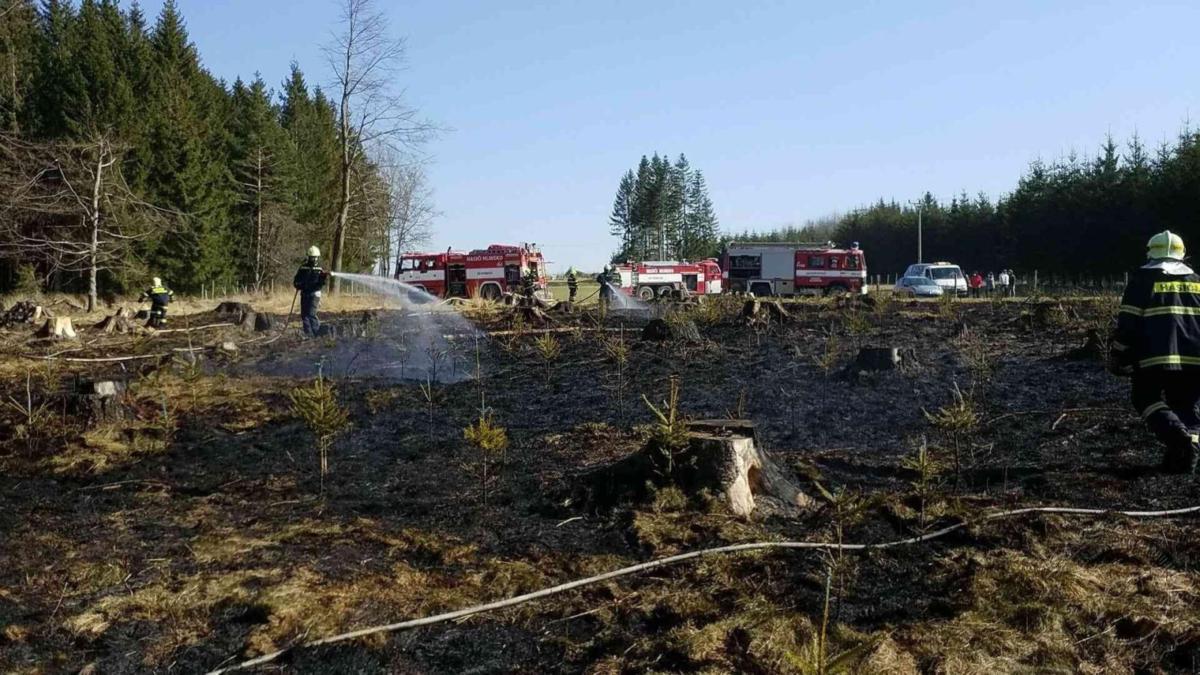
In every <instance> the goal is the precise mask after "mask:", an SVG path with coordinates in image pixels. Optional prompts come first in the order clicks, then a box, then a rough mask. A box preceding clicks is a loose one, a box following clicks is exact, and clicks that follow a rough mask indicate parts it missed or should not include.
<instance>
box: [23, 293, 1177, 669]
mask: <svg viewBox="0 0 1200 675" xmlns="http://www.w3.org/2000/svg"><path fill="white" fill-rule="evenodd" d="M739 309H740V305H739V304H738V303H736V301H726V302H719V303H710V304H709V305H707V306H705V307H702V308H699V309H697V308H690V309H684V310H679V311H677V312H673V313H671V314H670V315H669V316H668V317H667V319H668V323H670V324H672V325H676V326H681V325H682V323H683V322H684V321H692V322H693V323H694V324H695V325H696V326H697V328H698V330H699V333H700V336H701V340H700V341H694V340H686V339H677V340H668V341H665V342H649V341H642V340H640V339H639V332H640V329H641V325H642V324H643V323H644V320H642V319H639V318H636V317H619V316H614V315H608V316H601V315H600V313H599V312H597V311H595V310H590V311H587V312H584V313H583V314H573V315H553V314H552V316H553V317H554V318H553V323H552V324H551V326H552V327H554V328H572V329H576V330H562V331H558V332H553V333H548V334H546V333H537V332H534V331H533V330H532V329H534V328H536V326H533V325H531V323H530V321H528V320H514V319H513V316H512V314H511V313H510V312H508V311H506V310H501V309H498V308H487V307H479V306H473V307H469V308H468V309H467V311H468V314H469V316H470V317H471V324H473V325H474V326H478V327H479V329H481V330H483V331H492V332H496V331H499V334H495V335H493V336H492V337H486V338H482V339H479V340H476V339H475V338H474V337H473V336H472V334H471V327H468V328H466V329H464V328H463V327H462V325H460V324H458V323H456V322H453V321H452V322H450V323H449V324H447V323H435V324H434V325H435V326H436V327H437V331H436V332H438V333H440V334H443V335H454V336H455V337H453V338H451V339H449V340H447V341H445V342H443V343H438V344H440V345H441V346H440V347H438V346H435V347H432V348H430V347H427V346H426V347H417V346H416V345H417V344H418V341H416V340H415V339H414V338H413V337H412V335H411V334H412V333H414V332H417V325H418V324H419V323H420V322H421V321H423V320H424V319H422V318H420V317H414V316H408V315H406V313H405V312H402V311H397V310H381V311H379V312H375V313H374V314H372V315H371V316H369V317H368V318H367V319H366V320H363V318H362V316H361V314H360V313H359V312H357V311H355V312H345V313H341V314H336V313H327V315H326V318H327V319H328V320H330V322H331V323H333V324H336V325H338V326H340V327H341V329H340V330H339V331H338V333H339V334H338V335H335V336H329V337H324V338H317V339H311V340H302V339H301V338H300V336H299V335H297V334H296V332H295V326H294V325H293V326H292V327H291V328H290V329H289V330H288V331H287V332H286V333H279V332H277V331H273V332H267V333H261V334H246V333H241V332H238V331H237V330H236V329H233V328H229V327H219V328H212V329H203V330H197V331H192V332H182V331H181V332H177V333H170V334H160V335H157V336H99V335H93V334H90V333H89V332H88V331H87V330H84V331H83V332H82V334H81V340H80V341H79V342H77V343H63V342H59V343H47V342H36V341H34V342H31V341H29V337H30V335H31V333H32V330H31V329H30V328H29V327H27V326H24V327H16V328H11V329H9V330H6V331H3V333H2V340H0V342H2V343H3V345H2V346H3V348H4V351H5V356H3V357H0V387H2V389H3V400H4V401H5V403H4V405H3V412H2V413H0V418H2V419H0V438H2V439H3V440H0V537H2V542H3V543H2V545H0V671H4V672H22V673H42V672H45V673H50V672H78V671H79V670H80V669H83V668H85V667H93V668H94V670H93V671H91V672H99V673H133V672H181V673H193V672H205V671H208V670H211V669H213V668H216V667H218V666H221V665H231V664H233V663H235V662H237V661H241V660H243V659H246V658H250V657H253V656H257V655H259V654H262V653H266V652H269V651H273V650H275V649H279V648H283V647H287V646H289V645H293V644H297V643H300V642H304V641H307V640H312V639H316V638H320V637H324V636H327V635H332V634H336V633H339V632H343V631H346V630H352V629H356V628H361V627H365V626H370V625H375V624H383V623H390V622H394V621H399V620H403V619H408V618H415V617H420V616H425V615H429V614H434V613H437V612H440V611H445V610H451V609H457V608H460V607H466V606H469V605H473V604H476V603H479V602H485V601H489V600H494V599H499V598H503V597H508V596H510V595H514V594H518V593H523V592H527V591H531V590H536V589H538V588H542V587H545V586H550V585H554V584H557V583H561V582H564V581H569V580H571V579H575V578H579V577H583V576H589V575H592V574H597V573H600V572H604V571H607V570H610V569H614V568H617V567H621V566H624V565H628V564H632V563H635V562H639V561H643V560H648V559H651V558H654V557H659V556H664V555H669V554H673V553H678V552H683V551H688V550H693V549H698V548H702V547H707V546H718V545H722V544H727V543H738V542H750V541H762V540H781V539H793V540H814V541H844V542H848V543H870V542H882V541H888V540H893V539H900V538H905V537H911V536H914V535H917V534H920V533H922V532H926V531H931V530H935V529H938V528H940V527H942V526H945V525H948V524H952V523H955V522H960V521H962V520H971V519H975V518H977V517H979V516H981V515H984V514H987V513H992V512H995V511H999V510H1003V509H1009V508H1019V507H1024V506H1044V505H1070V506H1081V507H1089V508H1101V509H1117V508H1120V509H1140V510H1160V509H1171V508H1177V507H1184V506H1190V505H1194V504H1200V485H1198V483H1197V481H1196V480H1195V479H1193V478H1191V477H1180V476H1167V475H1162V474H1160V473H1159V472H1157V471H1156V470H1155V466H1156V464H1157V462H1158V459H1159V449H1158V448H1157V447H1156V446H1155V444H1154V442H1153V441H1152V439H1151V438H1150V437H1149V436H1148V435H1147V434H1146V433H1145V432H1144V431H1143V429H1142V428H1141V426H1140V424H1139V422H1138V420H1137V418H1136V416H1135V415H1134V414H1133V411H1132V409H1131V408H1130V406H1129V405H1128V403H1127V400H1126V386H1127V383H1126V382H1124V381H1122V380H1120V379H1117V378H1114V377H1112V376H1110V375H1108V374H1106V373H1105V372H1104V369H1103V364H1102V362H1101V361H1100V360H1098V359H1097V358H1095V354H1089V353H1086V350H1084V351H1083V352H1082V353H1080V352H1077V351H1076V350H1077V349H1078V348H1080V347H1081V346H1082V345H1084V343H1085V341H1086V338H1087V334H1088V331H1089V330H1091V331H1095V330H1099V331H1101V333H1103V331H1104V330H1105V328H1106V326H1107V322H1108V320H1109V319H1110V317H1111V315H1112V312H1113V311H1114V309H1115V302H1113V300H1112V299H1094V300H1063V301H1059V300H1049V299H1040V300H1036V301H1034V300H1030V301H1015V302H973V303H967V302H957V303H945V304H943V303H937V302H935V303H920V304H916V303H913V304H905V303H898V302H890V301H883V302H880V303H878V304H876V305H875V306H873V307H850V308H847V307H844V306H839V305H838V304H837V303H834V302H825V301H821V302H816V301H810V302H803V303H797V304H794V305H789V306H788V310H789V312H790V315H791V318H792V320H790V321H788V322H786V323H780V322H778V321H773V322H770V323H759V324H755V325H747V324H746V323H745V322H743V321H741V320H740V319H739V317H738V310H739ZM535 319H536V317H535ZM186 321H187V325H189V326H203V325H205V324H207V323H217V322H219V321H218V318H217V317H214V316H211V315H207V314H204V313H197V314H193V315H190V316H189V317H188V318H187V320H186ZM439 321H441V320H439ZM176 325H178V324H176ZM622 328H624V330H621V329H622ZM422 330H424V334H426V335H428V334H429V331H428V327H427V326H426V327H425V328H423V329H422ZM546 335H550V336H552V337H553V341H554V342H555V343H556V344H557V346H558V349H560V350H561V351H560V353H558V354H557V355H554V354H553V353H552V352H554V346H553V345H551V344H549V340H548V338H546V337H545V336H546ZM538 339H541V340H542V343H541V344H540V345H539V344H538V342H537V341H538ZM225 341H235V342H237V343H238V349H237V351H236V353H224V352H222V351H221V350H219V349H213V348H211V347H212V346H214V345H217V344H219V343H221V342H225ZM616 341H622V343H623V344H624V345H625V346H626V347H627V348H628V357H627V362H626V363H625V364H624V365H623V366H620V367H618V363H617V360H618V359H616V358H615V356H614V353H616V352H620V351H622V350H621V348H620V347H619V346H618V345H617V343H616ZM422 344H423V343H422ZM864 346H893V347H898V348H900V349H901V353H902V354H904V355H905V357H906V359H905V363H904V364H903V367H902V368H901V369H900V370H898V371H895V372H882V373H860V372H858V371H857V369H855V368H853V367H848V366H849V365H850V364H851V362H852V361H853V357H854V354H855V353H856V352H857V350H858V348H859V347H864ZM64 349H72V350H74V351H70V352H63V350H64ZM177 350H179V351H177ZM182 350H195V351H182ZM52 354H57V358H55V359H51V360H46V359H40V358H29V357H38V356H41V357H44V356H48V355H52ZM190 354H194V355H195V357H194V358H193V357H192V356H189V355H190ZM397 354H400V355H403V354H408V356H400V357H397V356H396V355H397ZM128 355H154V356H153V357H152V358H144V359H135V360H130V361H122V362H74V361H64V360H62V359H63V358H75V359H87V358H111V357H114V356H128ZM334 355H336V358H335V356H334ZM347 355H348V356H347ZM355 355H358V356H355ZM409 359H411V362H409ZM398 360H399V361H405V363H404V364H403V366H402V367H397V361H398ZM431 361H433V362H434V364H433V365H436V368H437V369H438V370H439V371H440V375H439V377H438V379H442V380H445V381H444V382H442V383H439V382H436V381H434V382H432V383H431V382H430V381H429V380H426V379H423V378H424V376H425V375H427V374H428V373H429V369H430V366H431V363H430V362H431ZM317 364H321V366H320V368H321V371H322V373H323V375H324V376H326V377H327V378H329V380H330V381H331V382H332V383H333V384H334V386H335V387H336V398H337V400H338V401H339V402H340V404H341V405H342V406H344V407H345V408H347V410H348V413H349V420H350V427H349V429H348V430H347V431H346V432H344V433H343V434H341V435H340V436H338V437H337V438H336V439H335V440H334V441H333V445H332V448H331V450H330V459H329V473H328V475H327V476H326V477H325V479H324V481H323V485H322V479H321V475H320V472H319V462H318V458H317V452H316V450H315V449H314V448H315V443H314V438H313V434H312V433H311V431H310V429H309V428H308V426H307V425H306V423H305V422H304V421H303V420H302V419H300V418H299V417H298V416H297V414H296V413H295V412H293V409H292V402H291V400H290V398H289V393H290V392H292V391H293V390H295V389H296V388H297V387H311V386H312V382H313V378H314V377H315V374H316V372H317V368H318V365H317ZM347 364H349V365H347ZM476 371H478V372H479V373H481V375H482V377H480V378H479V379H475V378H474V377H473V376H472V375H473V374H474V373H475V372H476ZM448 372H452V373H453V376H450V375H448V374H447V373H448ZM81 374H82V375H83V376H85V377H101V378H116V379H119V380H122V381H124V382H127V383H128V388H129V390H128V393H127V395H126V396H125V398H124V401H123V404H124V406H123V411H124V417H123V419H120V420H107V421H104V420H102V421H95V420H93V421H88V419H87V416H86V415H85V414H84V413H83V411H80V410H78V409H77V406H75V405H74V402H73V401H72V400H71V397H70V395H69V393H68V392H69V390H70V388H71V383H72V382H73V381H74V379H75V378H76V377H77V376H79V375H81ZM672 375H675V376H678V378H679V382H680V390H681V405H680V412H681V413H683V414H685V415H688V416H690V417H693V418H708V417H728V416H735V417H744V418H748V419H751V420H753V421H754V422H756V423H757V425H758V426H759V430H760V432H761V435H762V438H763V440H764V442H765V444H766V446H767V447H768V449H769V451H770V452H771V453H772V454H773V456H774V457H775V458H776V459H777V460H779V461H780V462H782V463H783V464H785V465H787V466H788V467H789V468H790V469H791V470H792V471H794V472H795V474H796V475H797V481H798V482H799V483H800V484H801V485H802V486H803V487H804V488H805V489H806V490H808V491H810V492H811V493H812V494H814V495H819V494H822V490H824V491H825V492H827V493H828V494H829V496H828V497H825V498H822V499H821V504H822V506H821V508H820V509H819V510H818V511H816V512H814V513H811V514H808V515H806V516H803V517H784V516H780V515H773V516H760V517H755V518H751V519H749V520H744V519H739V518H736V517H734V516H733V515H731V514H729V513H728V512H726V511H725V510H724V508H723V507H722V506H721V503H720V500H719V499H716V498H714V497H712V496H711V495H703V494H701V495H687V494H683V493H681V492H680V491H678V490H676V489H673V488H670V487H664V488H660V489H658V490H656V491H655V492H654V493H653V494H652V495H651V497H650V498H648V499H647V500H645V501H643V502H638V503H625V504H621V505H619V506H617V507H616V508H599V507H597V506H596V505H594V504H589V503H587V502H586V501H584V500H581V499H580V498H579V493H578V491H577V490H575V489H574V488H575V486H576V485H577V483H578V480H577V478H578V476H580V475H581V474H582V473H584V472H586V471H587V470H588V469H590V468H594V467H598V466H602V465H604V464H606V463H609V462H613V461H615V460H617V459H619V458H621V457H624V456H626V455H628V454H629V453H632V452H635V451H637V450H638V449H639V448H640V447H641V446H642V444H643V443H644V441H645V439H646V437H647V435H648V434H649V433H651V431H652V428H651V427H650V426H649V425H650V424H651V423H652V421H653V417H652V415H651V413H650V411H649V410H648V409H647V407H646V405H645V404H644V403H643V402H642V400H641V397H642V395H643V394H645V395H646V396H647V397H648V398H649V399H650V400H651V401H655V402H657V401H661V400H662V399H663V398H664V397H665V396H666V392H667V389H668V380H669V378H670V377H671V376H672ZM464 377H465V379H464ZM27 388H28V391H27ZM481 397H482V398H483V401H484V406H486V408H487V409H489V410H490V411H491V415H492V419H493V420H494V421H495V423H496V424H498V425H501V426H503V427H505V428H506V430H507V436H508V438H509V441H510V444H509V447H508V448H507V450H506V451H504V452H503V453H499V452H497V453H494V454H492V455H489V456H488V461H487V469H488V471H487V481H486V482H485V481H484V471H483V469H484V466H483V464H484V462H483V461H482V460H483V457H484V456H485V454H484V453H483V452H482V451H481V450H479V449H477V448H474V447H472V446H471V445H470V444H469V443H467V442H466V440H465V439H464V428H466V427H467V426H468V425H470V424H471V423H472V422H474V421H475V420H477V419H478V417H479V410H480V401H481ZM948 419H952V420H958V422H957V424H959V426H958V427H957V430H955V429H951V428H950V427H951V426H953V424H951V423H950V422H947V421H946V420H948ZM938 420H941V422H940V423H939V422H938ZM964 420H965V421H964ZM956 446H957V448H958V459H959V467H958V470H956V469H955V463H954V455H955V452H954V448H955V447H956ZM922 447H925V448H926V453H925V457H926V458H927V461H926V462H925V463H924V464H922V463H921V462H920V461H919V457H920V456H921V455H920V452H919V451H920V449H921V448H922ZM1198 564H1200V538H1198V537H1197V530H1196V521H1195V518H1194V517H1183V518H1174V519H1172V518H1164V519H1134V518H1127V517H1119V516H1101V517H1071V516H1063V515H1044V514H1033V515H1028V516H1022V517H1019V518H1013V519H1006V520H1000V521H993V522H989V523H985V524H975V525H971V526H970V527H968V528H965V529H963V530H960V531H958V532H956V533H954V534H952V535H949V536H946V537H943V538H939V539H937V540H934V541H931V542H926V543H922V544H918V545H913V546H906V547H900V548H895V549H889V550H886V551H873V552H869V553H849V552H847V553H841V554H837V553H833V554H829V553H816V552H805V551H790V552H772V553H750V554H738V555H729V556H722V557H715V558H706V559H702V560H701V561H699V562H695V563H689V564H682V565H679V566H675V567H670V568H662V569H656V570H654V571H651V572H648V573H646V574H642V575H636V576H628V577H623V578H620V579H616V580H611V581H608V582H604V583H602V584H599V585H596V586H591V587H588V588H585V589H581V590H578V591H573V592H568V593H565V594H562V595H558V596H554V597H552V598H549V599H545V600H542V601H539V602H535V603H530V604H526V605H522V606H520V607H517V608H513V609H508V610H503V611H500V612H496V613H491V614H484V615H480V616H476V617H473V618H470V619H467V620H465V621H462V622H453V623H446V624H441V625H437V626H433V627H428V628H422V629H418V630H412V631H408V632H401V633H397V634H393V635H389V636H377V637H373V638H368V639H365V640H362V641H358V642H351V643H345V644H342V645H338V646H333V647H328V648H321V649H299V650H296V651H294V652H292V653H290V654H288V655H287V656H286V657H285V658H284V659H283V660H282V661H280V662H278V663H276V664H273V665H272V666H269V667H267V669H279V668H282V669H283V670H285V671H287V672H305V673H326V672H355V673H358V672H364V673H385V672H401V673H443V672H445V673H458V672H473V673H507V672H552V673H558V672H563V673H583V672H587V673H618V672H629V673H635V672H636V673H640V672H707V673H719V672H752V673H817V672H876V673H885V672H886V673H893V672H901V673H903V672H945V673H972V672H977V673H985V672H987V673H994V672H1094V673H1108V672H1114V673H1116V672H1148V673H1153V672H1197V669H1198V668H1200V610H1198V609H1197V608H1198V607H1200V571H1198V569H1197V566H1198Z"/></svg>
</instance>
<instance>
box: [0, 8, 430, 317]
mask: <svg viewBox="0 0 1200 675" xmlns="http://www.w3.org/2000/svg"><path fill="white" fill-rule="evenodd" d="M341 6H342V9H343V15H342V16H341V17H340V19H341V22H340V26H339V28H338V31H337V32H335V37H334V38H333V39H332V41H331V42H330V43H329V44H328V45H327V46H326V47H325V56H326V58H327V60H328V62H329V66H330V70H331V71H332V73H333V82H332V83H331V85H330V87H329V88H328V89H326V88H323V87H321V86H314V85H313V84H311V83H310V82H309V81H308V79H307V78H306V76H305V74H304V72H303V71H302V70H301V68H300V66H299V65H298V64H295V63H293V64H292V68H291V72H290V74H289V75H288V77H287V78H286V79H285V80H284V81H283V82H282V83H281V84H280V85H279V90H278V91H275V90H273V89H272V88H271V87H270V86H269V85H268V84H267V83H266V82H264V81H263V80H262V78H261V77H259V76H258V75H257V74H256V75H255V77H254V78H253V79H252V80H249V81H244V80H242V79H241V78H238V79H236V80H235V81H234V82H233V83H227V82H225V81H222V80H219V79H217V78H215V77H214V76H213V75H212V74H211V73H209V72H208V71H207V70H206V69H205V68H204V65H203V63H202V61H201V58H200V54H199V53H198V51H197V49H196V47H195V45H194V44H193V43H192V42H191V40H190V38H189V36H188V33H187V30H186V26H185V23H184V19H183V17H182V15H181V14H180V12H179V10H178V8H177V7H176V5H175V3H174V1H173V0H168V2H167V3H166V5H165V6H164V7H163V9H162V11H161V12H160V13H159V15H158V17H157V18H156V19H155V21H154V22H153V25H151V24H149V23H148V21H147V19H146V17H145V16H144V15H143V14H142V12H141V10H140V8H139V7H138V5H137V4H136V3H135V4H133V5H131V6H130V7H129V8H128V9H125V8H122V7H120V6H119V4H118V2H117V0H81V1H80V2H79V3H78V4H76V3H73V2H68V1H67V0H43V1H42V2H41V3H40V4H37V5H35V3H34V2H33V0H7V2H5V1H4V0H0V291H4V290H12V289H13V287H14V286H15V285H17V284H18V283H19V281H20V280H22V279H24V280H26V281H28V279H29V278H30V277H33V278H35V279H36V280H37V283H38V284H39V285H41V286H42V287H43V288H46V289H51V290H62V291H86V292H87V293H88V295H89V300H90V301H91V302H90V304H92V303H94V302H95V301H96V298H97V296H98V295H101V294H109V293H112V294H116V293H121V292H127V291H130V290H133V289H135V288H137V287H138V286H139V285H140V284H144V283H145V282H146V279H147V277H148V276H151V275H152V276H160V277H162V278H163V279H164V280H165V281H167V283H169V284H170V285H171V286H172V287H174V288H175V289H176V290H181V291H196V290H198V289H200V288H202V287H203V286H205V285H208V284H213V283H216V284H219V285H244V286H251V287H261V286H263V285H264V284H268V283H270V282H272V281H274V280H277V279H280V278H281V277H284V276H290V271H291V269H292V268H294V266H295V265H296V264H297V262H298V261H299V260H300V259H302V257H303V254H304V249H306V248H307V247H308V246H309V245H311V244H317V245H318V246H320V247H321V249H322V250H323V251H325V252H327V257H328V259H329V261H330V263H331V264H332V267H333V269H335V270H353V271H367V270H369V269H371V268H372V267H376V268H377V269H379V270H380V271H384V272H386V271H388V270H389V269H390V268H391V265H392V264H393V263H392V261H393V260H394V259H395V257H396V256H397V255H398V253H399V251H400V250H401V249H403V248H404V247H406V246H409V245H411V244H413V243H414V242H417V241H420V240H422V239H423V238H425V237H426V236H427V233H428V228H429V227H430V223H431V221H432V219H433V217H434V215H435V211H434V209H433V204H432V195H431V192H430V189H429V187H428V184H427V181H426V177H425V173H424V170H423V165H422V162H421V159H420V155H419V148H420V146H421V144H422V143H423V142H424V141H426V140H427V139H428V138H429V137H430V136H431V134H432V133H433V131H434V129H433V127H432V126H431V125H429V124H428V123H426V122H424V121H422V120H421V119H419V117H418V116H417V113H416V111H415V110H413V109H412V108H410V107H408V106H407V105H406V104H405V103H404V101H403V100H401V99H400V98H399V97H398V96H397V95H394V94H393V92H392V90H391V81H392V78H393V77H394V74H395V70H396V68H397V66H398V65H399V64H400V62H401V61H402V59H403V48H404V45H403V42H402V41H400V40H397V39H394V38H392V37H391V36H390V35H389V34H388V28H387V24H386V21H385V20H384V18H383V15H382V14H381V13H380V12H379V11H377V10H376V9H375V8H374V7H373V6H372V0H344V1H343V2H342V3H341Z"/></svg>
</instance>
